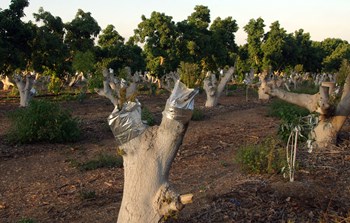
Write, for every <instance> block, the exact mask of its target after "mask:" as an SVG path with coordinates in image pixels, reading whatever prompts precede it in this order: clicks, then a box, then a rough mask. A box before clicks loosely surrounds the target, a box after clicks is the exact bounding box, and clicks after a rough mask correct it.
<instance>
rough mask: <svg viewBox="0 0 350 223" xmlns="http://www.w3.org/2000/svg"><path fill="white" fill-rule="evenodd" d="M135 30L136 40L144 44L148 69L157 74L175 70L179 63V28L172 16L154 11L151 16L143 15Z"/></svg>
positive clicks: (160, 74)
mask: <svg viewBox="0 0 350 223" xmlns="http://www.w3.org/2000/svg"><path fill="white" fill-rule="evenodd" d="M141 19H142V22H141V23H139V24H138V28H137V29H136V30H135V35H134V38H135V41H136V42H140V43H143V44H144V54H145V57H146V63H147V65H146V67H147V69H148V70H149V71H150V72H151V73H152V74H154V75H156V76H162V75H163V74H164V73H166V72H169V71H172V70H175V69H176V67H177V66H178V64H179V58H178V57H177V55H176V47H175V45H176V38H177V29H176V25H175V23H174V22H173V21H172V17H171V16H167V15H165V14H164V13H159V12H152V14H151V17H150V18H146V16H144V15H142V17H141Z"/></svg>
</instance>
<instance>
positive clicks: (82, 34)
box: [65, 9, 101, 55]
mask: <svg viewBox="0 0 350 223" xmlns="http://www.w3.org/2000/svg"><path fill="white" fill-rule="evenodd" d="M65 28H66V30H67V33H66V36H65V43H66V44H67V45H68V47H69V50H70V51H71V53H72V55H74V53H75V52H77V51H81V52H85V51H87V50H91V49H92V48H93V47H94V45H95V44H94V40H95V38H96V37H97V36H98V34H99V33H100V31H101V28H100V26H99V25H98V23H97V21H96V20H95V19H94V18H93V17H92V16H91V13H90V12H84V11H83V10H81V9H79V10H78V12H77V14H76V15H75V18H74V19H73V20H72V21H71V22H68V23H66V24H65Z"/></svg>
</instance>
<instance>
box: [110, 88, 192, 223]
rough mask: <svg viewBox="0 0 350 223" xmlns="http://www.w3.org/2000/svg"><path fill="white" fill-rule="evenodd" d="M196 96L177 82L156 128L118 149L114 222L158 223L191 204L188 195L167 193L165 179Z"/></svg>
mask: <svg viewBox="0 0 350 223" xmlns="http://www.w3.org/2000/svg"><path fill="white" fill-rule="evenodd" d="M196 93H197V92H195V91H193V90H191V89H186V87H185V86H184V85H183V84H182V83H180V82H177V83H176V85H175V87H174V90H173V92H172V95H171V96H170V98H169V99H168V101H167V105H166V108H165V110H164V111H163V119H162V122H161V124H160V126H159V127H149V128H147V129H146V130H145V131H144V132H143V133H141V134H140V135H138V136H136V137H134V138H132V139H131V140H129V141H127V142H125V143H123V144H122V145H120V147H119V152H120V153H121V154H123V159H124V176H125V179H124V191H123V200H122V204H121V207H120V211H119V216H118V222H121V223H125V222H128V223H139V222H147V223H152V222H159V221H160V220H161V219H162V218H163V217H169V216H173V215H174V214H176V213H177V212H178V211H180V210H181V209H182V208H183V207H184V205H185V204H186V203H190V202H191V200H192V196H191V195H187V196H180V195H178V194H177V193H176V192H174V191H173V190H172V189H171V187H170V186H169V182H168V177H169V171H170V167H171V164H172V162H173V160H174V158H175V156H176V153H177V151H178V149H179V147H180V145H181V143H182V139H183V137H184V134H185V132H186V130H187V125H188V122H189V120H190V119H191V115H192V110H193V98H194V95H195V94H196ZM112 114H113V113H112ZM112 130H113V128H112ZM114 134H115V135H118V134H124V133H123V132H121V133H116V132H114Z"/></svg>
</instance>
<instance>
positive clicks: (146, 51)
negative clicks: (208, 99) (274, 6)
mask: <svg viewBox="0 0 350 223" xmlns="http://www.w3.org/2000/svg"><path fill="white" fill-rule="evenodd" d="M28 5H29V1H28V0H12V1H11V3H10V5H9V8H8V9H0V37H1V38H0V60H1V61H2V63H1V65H0V73H1V74H13V72H14V71H15V70H16V69H19V70H35V71H37V72H43V71H45V70H48V69H49V70H51V71H53V72H54V73H56V74H58V76H59V77H60V76H62V75H63V73H65V74H67V73H71V74H72V73H75V71H77V70H80V71H82V70H86V69H87V70H89V72H94V70H95V69H99V68H100V67H101V66H103V67H110V68H113V69H114V70H118V69H122V68H123V67H125V66H129V67H131V68H132V70H133V71H136V70H147V71H149V72H151V73H152V74H153V75H155V76H158V77H161V76H162V75H164V74H166V73H167V72H170V71H174V70H177V69H178V68H179V67H180V64H181V62H183V63H187V64H193V65H195V66H197V67H198V69H199V70H201V71H202V72H203V71H217V70H218V69H219V68H224V67H230V66H233V65H234V64H236V65H237V69H236V71H237V72H238V73H239V74H243V73H246V72H249V71H250V70H251V69H254V70H255V72H261V71H263V70H271V71H277V70H279V71H283V70H290V69H294V68H295V67H296V66H298V67H303V70H305V71H310V72H321V71H326V72H334V71H337V70H338V69H339V67H340V65H341V63H342V60H343V59H346V60H350V46H349V43H348V42H347V41H345V40H342V39H339V38H327V39H325V40H323V41H313V40H311V35H310V33H307V32H305V31H304V30H303V29H301V28H300V29H298V30H296V31H295V32H293V33H288V32H287V31H286V30H285V29H284V28H283V27H282V26H281V24H280V23H279V21H275V22H273V23H272V24H270V26H269V29H267V30H266V31H265V24H264V20H263V19H262V18H260V17H259V18H257V19H251V20H249V22H248V23H247V24H246V25H245V26H243V27H242V29H243V30H244V31H245V32H246V33H247V43H246V44H244V45H241V46H238V45H237V43H236V39H235V37H236V32H237V31H238V29H239V28H240V27H238V25H237V22H236V20H235V19H234V18H233V17H232V16H229V17H227V18H220V17H217V18H215V19H214V20H211V15H210V9H209V8H208V7H207V6H204V5H196V6H195V7H194V9H193V12H192V13H191V14H190V15H189V16H188V17H187V18H186V19H185V20H183V21H179V22H175V21H173V17H172V16H170V15H166V14H165V13H161V12H156V11H154V12H152V13H151V15H150V16H149V17H147V16H145V15H142V16H141V21H140V23H139V24H138V26H137V27H136V29H135V30H134V35H133V36H132V37H130V38H129V40H127V41H126V40H125V38H124V37H123V36H121V35H120V34H119V32H118V31H117V30H116V29H115V27H114V26H113V25H112V24H109V25H108V26H107V27H105V29H103V30H101V28H100V26H99V24H98V22H97V21H96V20H95V19H94V17H93V15H92V14H91V13H90V12H84V11H83V10H82V9H78V11H77V13H76V15H75V17H74V18H73V19H72V21H68V22H66V23H64V22H63V21H62V19H61V18H60V17H59V16H56V15H52V14H51V13H50V12H48V11H45V10H44V9H43V8H39V10H38V12H37V13H34V14H33V17H34V21H29V22H24V21H23V18H24V17H25V16H26V15H25V14H24V9H25V8H26V7H28ZM84 58H85V59H86V60H87V61H88V62H86V63H82V62H81V61H82V60H85V59H84ZM79 64H80V65H79ZM82 64H85V65H84V66H83V67H82V66H81V65H82ZM88 64H90V65H88ZM84 67H85V68H86V69H85V68H84Z"/></svg>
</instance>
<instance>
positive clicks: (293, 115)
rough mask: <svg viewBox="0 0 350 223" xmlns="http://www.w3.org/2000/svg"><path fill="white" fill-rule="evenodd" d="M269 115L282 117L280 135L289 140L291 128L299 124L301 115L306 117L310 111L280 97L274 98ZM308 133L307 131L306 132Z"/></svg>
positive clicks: (284, 139)
mask: <svg viewBox="0 0 350 223" xmlns="http://www.w3.org/2000/svg"><path fill="white" fill-rule="evenodd" d="M268 114H269V116H271V117H277V118H280V119H281V124H280V126H279V129H278V135H279V137H280V138H281V139H282V140H283V141H287V140H288V137H289V134H290V132H291V130H292V129H293V128H294V126H297V125H298V124H299V122H300V119H301V117H305V116H307V115H309V114H310V112H309V111H308V110H307V109H305V108H302V107H299V106H297V105H293V104H290V103H288V102H285V101H283V100H280V99H274V100H273V101H272V103H271V104H270V107H269V112H268ZM305 134H306V135H307V133H305Z"/></svg>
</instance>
